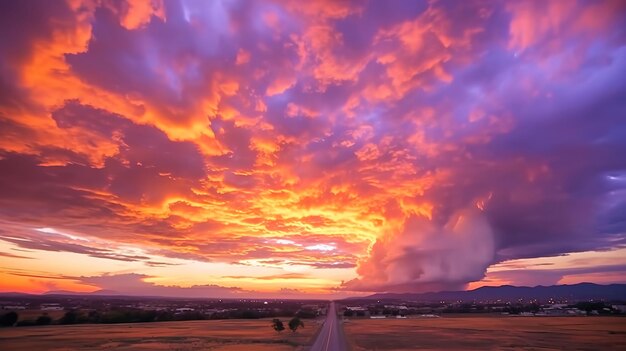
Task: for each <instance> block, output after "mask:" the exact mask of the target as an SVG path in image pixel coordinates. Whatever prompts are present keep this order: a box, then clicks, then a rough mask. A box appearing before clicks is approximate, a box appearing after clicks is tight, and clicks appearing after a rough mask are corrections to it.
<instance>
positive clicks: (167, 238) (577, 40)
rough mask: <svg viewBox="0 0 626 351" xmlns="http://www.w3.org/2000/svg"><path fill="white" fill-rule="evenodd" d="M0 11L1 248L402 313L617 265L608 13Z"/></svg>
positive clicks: (625, 132) (615, 47)
mask: <svg viewBox="0 0 626 351" xmlns="http://www.w3.org/2000/svg"><path fill="white" fill-rule="evenodd" d="M0 6H2V9H0V13H1V15H0V33H1V34H0V47H1V48H2V49H3V50H1V54H0V56H1V57H2V60H0V62H1V63H0V88H1V90H2V91H3V92H4V94H2V96H0V131H1V132H0V136H1V138H0V169H1V170H2V172H0V193H1V194H2V197H0V230H2V238H3V242H4V243H5V244H6V245H9V246H16V247H22V248H29V249H32V250H33V251H32V252H31V253H29V255H34V256H36V255H37V254H38V253H41V252H45V251H48V252H68V253H75V254H81V255H87V256H93V257H101V258H106V259H113V260H116V261H119V262H143V263H144V265H147V266H148V268H156V267H160V268H162V269H165V268H167V267H165V266H164V265H166V263H169V262H168V260H167V259H166V258H173V259H181V260H190V261H211V262H218V263H224V264H232V265H234V266H235V267H237V268H242V267H266V268H267V267H271V268H272V269H282V270H286V271H288V270H289V269H296V268H297V269H300V268H302V267H305V268H306V269H310V270H311V271H312V272H314V273H311V274H318V275H319V276H318V277H319V278H320V279H324V278H328V277H332V279H334V280H335V281H337V285H338V284H339V281H340V280H341V279H337V277H336V276H335V275H333V274H337V273H336V272H337V271H340V272H344V271H347V270H349V269H352V268H355V267H356V270H355V271H354V272H353V273H352V276H351V278H354V279H353V280H351V281H350V282H347V283H345V285H344V286H343V289H354V290H358V291H364V290H380V291H405V290H426V289H434V288H457V287H462V286H464V285H465V284H467V283H469V282H474V281H477V280H480V279H481V278H482V277H483V276H484V274H485V270H486V269H487V268H488V267H489V266H492V265H494V264H498V263H499V262H504V261H507V260H512V259H520V258H537V257H550V256H555V255H561V254H564V253H568V252H583V251H589V250H598V249H611V248H615V247H617V246H619V245H623V244H624V242H625V241H626V220H625V218H624V213H626V211H625V209H626V202H625V201H624V198H625V196H624V195H625V194H626V181H625V179H626V162H625V160H624V158H623V157H622V156H621V155H623V154H625V153H626V143H625V142H624V140H626V129H625V128H624V127H623V123H622V122H623V117H622V116H624V115H625V114H626V110H625V108H626V107H625V105H624V103H623V101H622V100H623V96H624V94H625V92H626V84H625V83H624V80H623V79H622V76H623V73H622V72H623V71H624V69H625V68H626V49H625V48H626V46H625V45H626V32H625V29H624V26H623V25H622V23H624V22H625V21H626V17H625V14H626V11H624V8H623V2H620V1H610V0H607V1H579V2H575V3H573V4H570V5H568V6H566V7H563V5H562V4H560V3H542V2H541V3H540V2H532V1H528V2H526V1H519V2H515V3H511V4H505V3H498V2H482V1H467V2H463V4H461V5H459V4H458V3H456V2H452V1H431V2H423V3H413V2H398V3H394V4H393V5H387V4H384V5H383V4H380V3H377V2H367V3H362V2H356V3H353V2H330V3H326V2H311V3H309V2H301V1H286V2H282V1H281V2H274V1H258V2H254V3H248V2H225V3H222V2H211V3H210V4H207V3H204V2H193V1H192V2H190V1H165V2H161V1H150V2H145V3H144V4H141V5H138V4H134V3H131V2H127V1H118V2H109V1H103V2H95V3H91V2H87V1H85V2H81V1H71V2H60V3H58V4H55V6H51V4H50V3H49V2H47V1H41V2H32V3H24V2H12V3H8V2H7V3H3V4H2V5H0ZM25 23H28V24H29V25H25ZM33 228H54V229H55V230H57V231H58V232H60V233H69V234H71V235H75V236H77V237H81V238H88V239H90V240H91V241H89V242H85V241H81V240H74V239H73V238H71V237H64V236H62V235H60V236H59V235H57V236H55V235H50V233H42V232H39V233H37V232H34V231H33ZM52 234H54V233H52ZM124 247H137V248H141V250H143V253H141V252H134V253H133V252H125V251H124V249H123V248H124ZM5 251H6V250H5ZM5 256H6V254H5ZM6 258H9V257H6ZM328 271H334V272H333V273H328ZM135 273H137V274H139V276H129V277H126V279H127V283H128V284H138V286H141V287H144V288H145V286H144V284H145V282H143V280H142V279H146V280H148V279H149V278H148V275H149V274H145V275H142V274H143V273H144V272H135ZM581 274H582V273H581ZM589 274H595V273H589ZM96 275H97V274H96V273H94V276H96ZM237 275H239V274H237ZM120 279H121V278H120ZM329 279H330V278H329ZM546 279H547V278H546ZM347 280H350V279H347ZM120 281H121V280H120ZM103 282H104V281H103ZM142 282H143V283H142ZM149 288H150V287H149ZM155 289H156V288H155ZM207 289H208V288H207Z"/></svg>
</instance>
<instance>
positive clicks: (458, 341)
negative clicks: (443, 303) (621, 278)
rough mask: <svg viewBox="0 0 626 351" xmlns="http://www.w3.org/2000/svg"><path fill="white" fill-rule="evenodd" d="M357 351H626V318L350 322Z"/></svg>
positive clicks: (348, 330)
mask: <svg viewBox="0 0 626 351" xmlns="http://www.w3.org/2000/svg"><path fill="white" fill-rule="evenodd" d="M344 330H345V333H346V336H347V338H348V341H349V343H350V345H351V349H352V351H360V350H415V349H420V350H462V349H465V350H467V349H474V350H539V349H540V350H626V318H624V317H495V316H494V317H484V316H467V317H445V316H444V317H442V318H415V319H384V320H372V319H361V320H351V321H348V322H347V323H345V324H344Z"/></svg>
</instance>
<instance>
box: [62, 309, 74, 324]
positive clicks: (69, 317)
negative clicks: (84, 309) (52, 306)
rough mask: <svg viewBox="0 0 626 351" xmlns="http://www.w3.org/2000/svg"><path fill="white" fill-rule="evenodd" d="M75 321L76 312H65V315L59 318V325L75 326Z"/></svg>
mask: <svg viewBox="0 0 626 351" xmlns="http://www.w3.org/2000/svg"><path fill="white" fill-rule="evenodd" d="M77 319H78V314H77V313H76V311H73V310H71V311H67V312H65V315H64V316H63V317H61V319H60V320H59V323H61V324H75V323H76V320H77Z"/></svg>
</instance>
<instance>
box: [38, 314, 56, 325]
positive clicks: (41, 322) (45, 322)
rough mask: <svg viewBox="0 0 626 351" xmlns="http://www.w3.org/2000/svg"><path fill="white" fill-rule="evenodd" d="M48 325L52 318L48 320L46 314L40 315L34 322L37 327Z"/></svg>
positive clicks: (48, 317)
mask: <svg viewBox="0 0 626 351" xmlns="http://www.w3.org/2000/svg"><path fill="white" fill-rule="evenodd" d="M50 323H52V318H50V316H48V315H47V314H42V315H41V316H39V318H37V320H36V321H35V324H37V325H48V324H50Z"/></svg>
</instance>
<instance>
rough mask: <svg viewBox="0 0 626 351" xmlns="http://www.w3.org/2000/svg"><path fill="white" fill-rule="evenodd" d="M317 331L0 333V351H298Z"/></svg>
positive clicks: (223, 325) (82, 328)
mask: <svg viewBox="0 0 626 351" xmlns="http://www.w3.org/2000/svg"><path fill="white" fill-rule="evenodd" d="M318 327H319V325H318V324H317V323H315V322H314V321H308V323H307V321H305V328H304V329H300V330H298V332H296V333H291V332H290V331H288V330H285V331H283V332H282V333H280V334H279V333H277V332H275V331H274V330H273V329H272V328H271V324H270V320H267V319H259V320H213V321H184V322H160V323H133V324H82V325H51V326H42V327H14V328H2V329H0V345H2V347H1V349H3V350H13V351H20V350H56V351H60V350H208V349H210V350H220V351H244V350H268V351H270V350H271V351H283V350H284V351H287V350H299V349H302V348H303V347H304V345H306V344H307V343H308V342H309V341H310V339H311V338H312V336H313V334H314V333H315V332H316V331H317V328H318Z"/></svg>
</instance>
